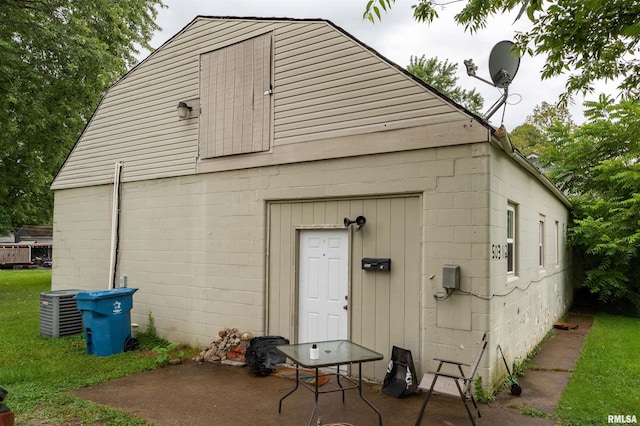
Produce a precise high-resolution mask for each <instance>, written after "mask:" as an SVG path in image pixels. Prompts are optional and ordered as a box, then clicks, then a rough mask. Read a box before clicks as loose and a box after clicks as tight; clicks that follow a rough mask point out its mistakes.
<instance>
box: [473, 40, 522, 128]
mask: <svg viewBox="0 0 640 426" xmlns="http://www.w3.org/2000/svg"><path fill="white" fill-rule="evenodd" d="M512 52H513V43H512V42H510V41H501V42H499V43H498V44H496V45H495V46H494V47H493V49H492V50H491V55H489V74H490V75H491V80H492V81H489V80H485V79H484V78H482V77H478V76H477V75H476V71H477V70H478V67H477V66H476V65H475V64H474V63H473V59H467V60H465V61H464V66H465V67H467V75H468V76H469V77H474V78H477V79H478V80H480V81H482V82H485V83H487V84H489V85H491V86H493V87H496V88H498V89H504V92H503V93H502V95H501V96H500V99H498V100H497V101H496V103H494V104H493V105H492V106H491V108H489V111H488V112H487V113H486V114H484V115H483V116H482V118H483V119H485V120H488V119H489V118H490V117H491V116H492V115H493V114H495V113H496V112H497V111H498V109H500V107H501V106H502V105H504V104H505V102H507V98H508V97H509V84H511V82H512V81H513V78H514V77H515V75H516V73H517V72H518V67H519V66H520V57H519V56H514V55H513V53H512Z"/></svg>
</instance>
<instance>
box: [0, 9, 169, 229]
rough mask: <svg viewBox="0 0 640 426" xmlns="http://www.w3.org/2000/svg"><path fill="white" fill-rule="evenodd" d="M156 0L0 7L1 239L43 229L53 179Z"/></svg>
mask: <svg viewBox="0 0 640 426" xmlns="http://www.w3.org/2000/svg"><path fill="white" fill-rule="evenodd" d="M161 6H162V3H161V0H130V1H126V2H122V1H120V2H112V1H109V0H94V1H70V0H41V1H31V0H11V1H2V2H0V16H1V17H2V19H1V20H0V58H2V61H1V62H0V153H1V154H0V212H2V213H0V234H5V233H7V232H10V231H15V230H16V229H17V228H19V227H20V226H22V225H24V224H38V225H41V224H42V225H43V224H50V223H51V215H52V210H53V209H52V206H53V197H52V194H51V191H50V190H49V185H50V184H51V182H52V180H53V177H54V175H55V174H56V173H57V171H58V170H59V168H60V167H61V166H62V163H63V161H64V160H65V158H66V156H67V154H68V153H69V150H70V149H71V147H72V146H73V144H74V142H75V141H76V140H77V138H78V137H79V135H80V132H81V131H82V129H83V128H84V126H85V125H86V123H87V121H88V120H89V118H90V117H91V115H92V113H93V111H94V109H95V108H96V106H97V104H98V102H99V100H100V98H101V97H102V95H103V94H104V92H105V91H106V89H107V88H108V87H109V86H110V85H111V84H113V82H114V81H116V79H117V78H119V77H120V76H121V75H123V74H124V73H125V72H126V71H127V68H128V67H131V66H133V65H134V64H135V62H136V60H135V58H134V56H133V55H134V54H135V53H137V47H138V46H141V47H144V48H147V49H151V47H150V46H149V44H148V41H149V40H150V39H151V36H152V35H153V32H154V31H155V30H156V29H158V26H157V25H156V24H155V22H154V19H155V17H156V14H157V9H156V7H161Z"/></svg>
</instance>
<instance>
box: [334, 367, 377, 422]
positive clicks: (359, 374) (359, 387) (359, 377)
mask: <svg viewBox="0 0 640 426" xmlns="http://www.w3.org/2000/svg"><path fill="white" fill-rule="evenodd" d="M358 392H359V393H360V399H362V400H363V401H364V402H366V403H367V405H368V406H369V407H371V408H372V409H373V411H375V412H376V414H378V424H379V425H380V426H382V414H380V411H378V409H377V408H376V407H374V406H373V404H372V403H370V402H369V401H368V400H367V398H365V397H364V395H362V363H361V362H359V363H358ZM343 393H344V392H343Z"/></svg>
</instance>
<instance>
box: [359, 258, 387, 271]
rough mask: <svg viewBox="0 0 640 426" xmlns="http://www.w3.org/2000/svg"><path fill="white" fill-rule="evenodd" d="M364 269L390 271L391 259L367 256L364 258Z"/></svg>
mask: <svg viewBox="0 0 640 426" xmlns="http://www.w3.org/2000/svg"><path fill="white" fill-rule="evenodd" d="M362 269H364V270H365V271H390V270H391V259H389V258H373V257H365V258H363V259H362Z"/></svg>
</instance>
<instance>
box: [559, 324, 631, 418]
mask: <svg viewBox="0 0 640 426" xmlns="http://www.w3.org/2000/svg"><path fill="white" fill-rule="evenodd" d="M639 329H640V319H638V318H625V317H620V316H613V315H606V314H599V315H597V316H596V317H595V321H594V324H593V326H592V328H591V331H590V332H589V335H588V336H587V338H586V340H585V343H584V346H583V348H582V353H581V355H580V358H579V359H578V361H577V363H576V366H575V369H574V370H573V373H572V374H571V380H570V381H569V384H568V385H567V387H566V389H565V391H564V393H563V394H562V398H561V399H560V402H559V404H558V408H557V411H556V414H557V416H558V417H559V419H560V421H561V424H563V425H576V426H577V425H588V424H598V425H599V424H603V423H606V422H607V416H608V415H610V414H635V415H638V414H640V413H638V407H639V405H638V392H637V384H638V383H640V363H638V353H640V335H638V330H639Z"/></svg>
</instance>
